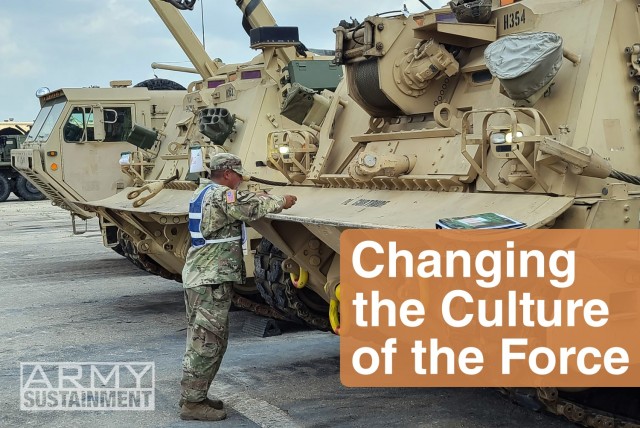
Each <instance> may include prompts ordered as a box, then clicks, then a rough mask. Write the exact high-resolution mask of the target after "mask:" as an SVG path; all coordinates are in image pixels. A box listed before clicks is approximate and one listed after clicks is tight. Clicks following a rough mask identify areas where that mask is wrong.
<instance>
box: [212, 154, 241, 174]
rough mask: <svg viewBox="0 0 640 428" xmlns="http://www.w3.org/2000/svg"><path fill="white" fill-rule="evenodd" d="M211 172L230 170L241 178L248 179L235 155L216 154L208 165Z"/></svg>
mask: <svg viewBox="0 0 640 428" xmlns="http://www.w3.org/2000/svg"><path fill="white" fill-rule="evenodd" d="M209 168H210V169H211V171H212V172H213V171H224V170H225V169H231V170H233V171H235V172H237V173H238V174H240V175H242V176H243V177H248V176H249V174H248V173H247V171H245V170H244V168H242V161H241V160H240V158H239V157H238V156H236V155H233V154H231V153H218V154H216V155H214V156H213V157H212V158H211V162H210V163H209Z"/></svg>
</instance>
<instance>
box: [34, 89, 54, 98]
mask: <svg viewBox="0 0 640 428" xmlns="http://www.w3.org/2000/svg"><path fill="white" fill-rule="evenodd" d="M49 92H51V89H49V88H47V87H46V86H43V87H41V88H38V90H37V91H36V97H38V98H40V97H41V96H43V95H47V94H48V93H49Z"/></svg>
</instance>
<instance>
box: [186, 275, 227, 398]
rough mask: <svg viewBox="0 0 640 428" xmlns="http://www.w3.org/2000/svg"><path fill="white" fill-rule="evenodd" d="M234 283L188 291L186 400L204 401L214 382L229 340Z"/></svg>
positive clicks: (195, 288) (200, 287)
mask: <svg viewBox="0 0 640 428" xmlns="http://www.w3.org/2000/svg"><path fill="white" fill-rule="evenodd" d="M231 293H233V283H231V282H225V283H222V284H213V285H203V286H199V287H193V288H185V290H184V302H185V306H186V308H187V321H188V323H189V327H188V329H187V349H186V351H185V354H184V358H183V360H182V381H181V382H180V384H181V387H182V398H184V399H185V400H186V401H190V402H194V401H202V400H204V399H205V398H207V392H208V391H209V387H210V386H211V382H213V378H214V377H215V375H216V373H217V372H218V369H219V368H220V363H221V362H222V357H223V356H224V353H225V351H226V350H227V342H228V339H229V307H230V306H231Z"/></svg>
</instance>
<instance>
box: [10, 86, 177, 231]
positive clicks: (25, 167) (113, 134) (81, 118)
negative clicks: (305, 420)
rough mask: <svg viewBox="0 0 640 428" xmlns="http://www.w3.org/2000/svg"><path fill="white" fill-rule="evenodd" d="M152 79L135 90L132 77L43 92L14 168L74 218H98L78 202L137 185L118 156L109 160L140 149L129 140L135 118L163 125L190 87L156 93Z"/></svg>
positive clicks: (13, 155)
mask: <svg viewBox="0 0 640 428" xmlns="http://www.w3.org/2000/svg"><path fill="white" fill-rule="evenodd" d="M150 82H153V79H152V80H151V81H145V82H143V85H144V86H140V87H136V88H131V87H128V86H130V85H131V82H130V81H113V82H111V86H112V87H110V88H63V89H59V90H56V91H53V92H48V93H46V94H43V95H41V96H40V97H39V101H40V105H41V110H40V112H39V114H38V116H37V118H36V120H35V122H34V124H33V127H32V128H31V131H30V132H29V134H28V135H27V137H26V139H25V141H24V143H23V144H22V147H21V148H20V149H15V148H14V150H13V151H12V152H11V158H12V164H13V166H14V168H16V170H18V171H19V172H20V174H22V175H23V176H24V177H25V178H27V179H28V180H29V181H30V182H31V183H32V185H34V186H35V187H37V188H38V189H39V190H41V191H42V192H43V193H44V194H45V195H47V197H48V198H49V199H51V201H52V202H53V204H55V205H58V206H60V207H61V208H64V209H66V210H69V211H70V212H71V214H72V216H74V217H75V216H77V217H79V218H81V219H87V218H89V217H93V213H89V212H87V211H84V210H82V209H81V208H80V207H79V206H77V205H76V204H74V203H73V202H74V201H84V200H92V199H100V198H104V197H107V196H110V195H112V194H115V193H116V192H117V191H119V190H122V189H123V188H124V187H127V186H129V185H131V183H132V182H131V181H130V180H129V179H128V177H127V176H126V175H124V174H122V173H121V172H120V168H119V166H118V162H117V159H116V162H114V163H113V164H110V163H108V162H104V161H103V160H104V159H109V158H113V157H118V158H119V156H120V153H121V152H123V151H127V150H129V151H130V150H131V149H132V148H134V147H133V146H132V145H131V144H129V143H127V141H126V137H127V135H128V134H129V132H130V131H131V127H132V126H133V123H134V122H136V123H140V124H143V123H144V124H145V126H148V127H151V128H160V127H161V126H162V124H163V121H164V119H165V117H166V116H167V114H168V113H169V111H170V110H171V109H172V108H173V107H174V105H176V104H179V103H180V102H181V101H182V97H183V95H184V88H182V89H183V91H180V90H177V91H173V90H157V91H156V90H154V91H152V90H149V89H148V88H147V85H149V84H150ZM153 83H154V84H155V83H157V82H153ZM165 83H166V82H165ZM171 83H172V82H171ZM168 87H169V86H164V87H157V85H156V87H155V88H154V89H166V88H168ZM174 89H175V87H174Z"/></svg>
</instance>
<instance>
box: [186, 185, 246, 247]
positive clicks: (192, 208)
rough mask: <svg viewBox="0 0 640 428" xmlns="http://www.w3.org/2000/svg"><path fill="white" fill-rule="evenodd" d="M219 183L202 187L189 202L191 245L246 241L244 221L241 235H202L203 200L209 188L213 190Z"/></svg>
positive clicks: (199, 245) (200, 245)
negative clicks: (216, 237)
mask: <svg viewBox="0 0 640 428" xmlns="http://www.w3.org/2000/svg"><path fill="white" fill-rule="evenodd" d="M217 186H218V185H217V184H215V183H211V184H209V185H208V186H206V187H205V188H204V189H202V190H201V191H200V192H199V193H198V194H196V195H194V196H193V197H192V198H191V201H190V202H189V234H190V235H191V245H192V246H193V247H196V248H199V247H204V246H205V245H209V244H219V243H222V242H231V241H239V240H242V243H243V244H244V242H245V241H246V239H247V238H246V236H247V233H246V229H245V225H244V222H243V223H242V234H241V235H240V236H232V237H230V238H220V239H204V236H203V235H202V202H203V201H204V197H205V195H206V194H207V192H208V191H209V190H212V189H213V188H214V187H217Z"/></svg>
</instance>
